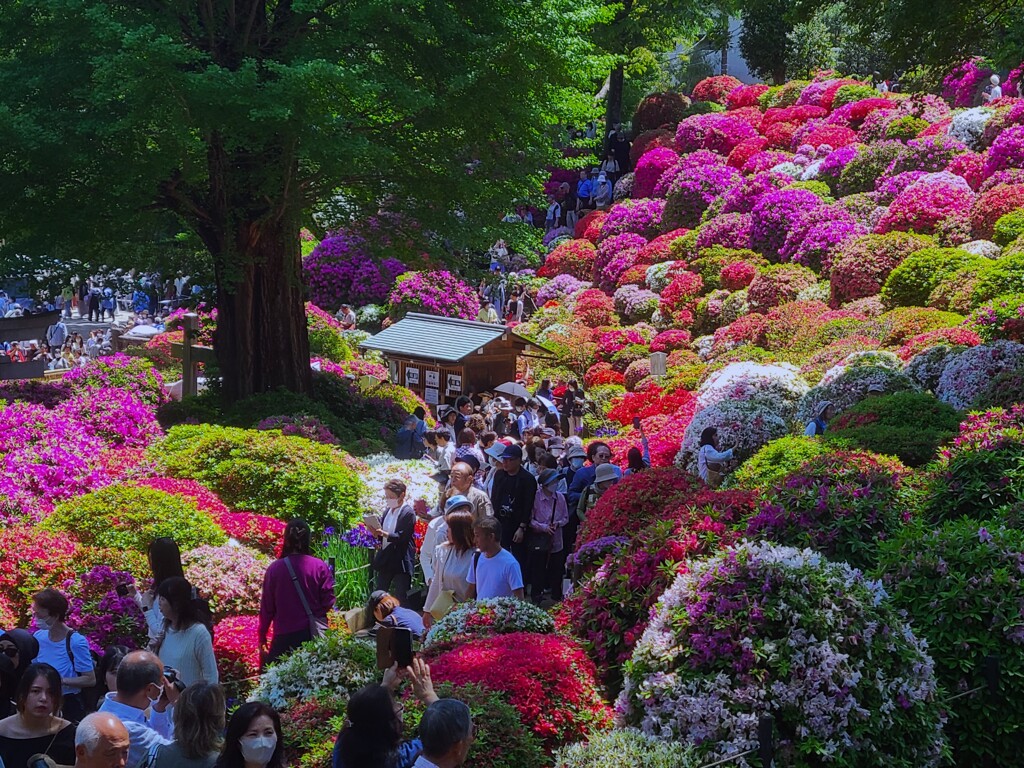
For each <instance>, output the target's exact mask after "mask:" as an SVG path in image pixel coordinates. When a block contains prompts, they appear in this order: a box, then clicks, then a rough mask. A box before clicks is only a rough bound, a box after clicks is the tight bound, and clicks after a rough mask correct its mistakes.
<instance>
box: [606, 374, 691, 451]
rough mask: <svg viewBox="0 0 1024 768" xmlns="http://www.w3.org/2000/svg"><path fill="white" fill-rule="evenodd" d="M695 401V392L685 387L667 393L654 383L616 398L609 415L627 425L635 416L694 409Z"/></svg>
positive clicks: (641, 417) (657, 414) (610, 418)
mask: <svg viewBox="0 0 1024 768" xmlns="http://www.w3.org/2000/svg"><path fill="white" fill-rule="evenodd" d="M694 401H695V398H694V396H693V393H692V392H688V391H687V390H685V389H677V390H675V391H673V392H670V393H668V394H666V393H665V392H663V391H662V390H661V389H660V388H659V387H657V386H655V385H652V386H650V387H649V388H647V389H644V390H641V391H636V392H627V393H626V394H625V395H623V396H622V397H621V398H616V399H615V400H613V401H612V407H611V408H610V409H609V410H608V414H607V415H608V419H609V421H614V422H617V423H619V424H622V425H623V426H626V425H628V424H631V423H632V422H633V419H634V418H638V419H641V420H643V419H646V418H648V417H650V416H663V415H667V414H671V413H676V412H678V411H683V410H685V409H690V410H691V411H692V409H693V405H692V404H693V403H694ZM616 458H624V457H620V456H616Z"/></svg>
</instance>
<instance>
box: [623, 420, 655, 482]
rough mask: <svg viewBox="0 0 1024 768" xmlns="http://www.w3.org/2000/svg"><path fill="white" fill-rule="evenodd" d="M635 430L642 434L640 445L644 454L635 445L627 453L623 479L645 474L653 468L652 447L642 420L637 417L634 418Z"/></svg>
mask: <svg viewBox="0 0 1024 768" xmlns="http://www.w3.org/2000/svg"><path fill="white" fill-rule="evenodd" d="M633 429H635V430H636V431H637V432H639V433H640V445H642V446H643V452H641V451H640V449H639V448H637V447H636V446H635V445H634V446H633V447H632V448H630V449H629V450H628V451H627V452H626V471H625V472H624V473H623V477H629V476H630V475H632V474H634V473H636V472H643V471H644V470H645V469H649V468H650V466H651V446H650V444H649V443H648V441H647V435H646V434H645V433H644V427H643V425H642V424H641V423H640V419H639V418H638V417H635V416H634V417H633Z"/></svg>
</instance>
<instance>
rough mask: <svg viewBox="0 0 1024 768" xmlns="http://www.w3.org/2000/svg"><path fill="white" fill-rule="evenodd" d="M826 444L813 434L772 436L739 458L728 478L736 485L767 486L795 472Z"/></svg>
mask: <svg viewBox="0 0 1024 768" xmlns="http://www.w3.org/2000/svg"><path fill="white" fill-rule="evenodd" d="M827 451H828V447H827V446H826V445H825V444H824V443H823V442H822V441H821V440H816V439H814V438H813V437H805V436H804V435H787V436H786V437H780V438H779V439H778V440H772V441H771V442H770V443H768V444H767V445H765V446H764V447H763V448H761V450H759V451H758V452H757V453H755V454H754V455H753V456H751V457H750V458H749V459H747V460H746V461H745V462H743V466H742V467H740V468H739V469H737V470H736V472H735V473H733V476H732V482H733V484H735V485H736V487H738V488H745V489H747V490H751V491H756V490H758V489H761V488H770V487H771V486H773V485H775V484H777V483H779V482H781V481H782V479H783V478H784V477H786V476H787V475H789V474H792V473H793V472H796V470H797V469H799V468H800V467H801V466H802V465H803V464H804V463H805V462H808V461H810V460H811V459H815V458H817V457H819V456H821V455H823V454H825V453H827Z"/></svg>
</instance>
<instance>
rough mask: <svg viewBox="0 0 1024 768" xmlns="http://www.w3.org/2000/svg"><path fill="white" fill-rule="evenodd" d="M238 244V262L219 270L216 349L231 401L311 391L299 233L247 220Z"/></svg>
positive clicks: (239, 229)
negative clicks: (281, 389) (263, 394)
mask: <svg viewBox="0 0 1024 768" xmlns="http://www.w3.org/2000/svg"><path fill="white" fill-rule="evenodd" d="M235 239H236V243H237V249H238V250H237V252H236V254H235V255H236V259H233V260H232V261H235V264H234V265H229V267H228V270H225V269H224V268H223V267H221V266H218V270H217V273H218V274H217V336H216V340H215V345H216V351H217V361H218V362H219V364H220V372H221V376H222V377H223V387H224V397H225V398H226V399H227V401H228V402H236V401H238V400H241V399H243V398H245V397H248V396H250V395H254V394H257V393H259V392H269V391H271V390H274V389H277V388H278V387H284V388H285V389H289V390H291V391H293V392H305V393H309V392H310V391H311V390H312V384H313V379H312V373H311V371H310V367H309V335H308V333H307V330H306V312H305V306H304V303H303V290H302V282H301V279H300V278H301V255H300V250H299V229H298V227H297V226H287V225H285V226H282V225H281V223H280V222H276V221H269V222H268V221H266V220H264V221H261V222H258V223H252V222H243V223H241V224H240V225H239V226H238V227H237V232H236V233H235ZM216 261H217V262H218V264H220V263H222V260H220V259H217V260H216ZM225 272H227V273H226V274H225Z"/></svg>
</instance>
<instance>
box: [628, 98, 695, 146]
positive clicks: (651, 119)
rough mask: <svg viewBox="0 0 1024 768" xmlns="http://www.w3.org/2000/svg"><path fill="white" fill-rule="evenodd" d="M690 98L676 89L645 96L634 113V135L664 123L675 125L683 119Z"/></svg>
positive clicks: (659, 126) (651, 129)
mask: <svg viewBox="0 0 1024 768" xmlns="http://www.w3.org/2000/svg"><path fill="white" fill-rule="evenodd" d="M688 106H690V100H689V99H688V98H686V97H685V96H683V95H682V94H679V93H676V92H675V91H662V92H660V93H651V94H648V95H647V96H644V98H643V99H641V100H640V103H639V104H638V105H637V107H636V112H634V113H633V123H632V126H633V135H634V136H636V135H639V134H641V133H644V132H645V131H653V130H654V129H656V128H661V127H662V126H664V125H667V126H670V127H673V128H674V127H675V125H676V123H678V122H679V121H680V120H682V119H683V117H684V116H685V114H686V108H687V107H688Z"/></svg>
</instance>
